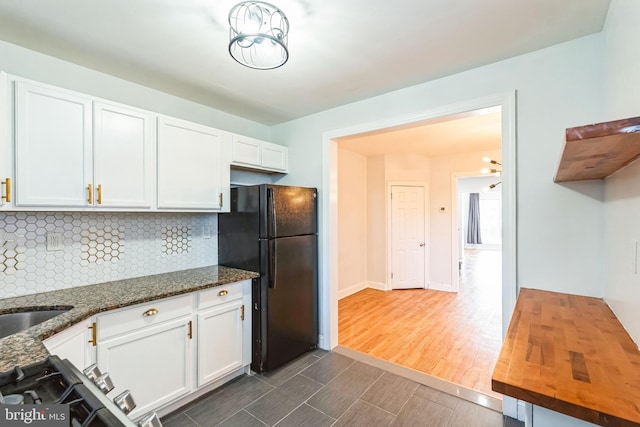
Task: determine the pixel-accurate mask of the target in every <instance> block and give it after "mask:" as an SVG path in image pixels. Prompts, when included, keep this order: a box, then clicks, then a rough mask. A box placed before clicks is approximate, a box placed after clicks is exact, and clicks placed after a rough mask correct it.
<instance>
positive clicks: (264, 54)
mask: <svg viewBox="0 0 640 427" xmlns="http://www.w3.org/2000/svg"><path fill="white" fill-rule="evenodd" d="M288 35H289V21H288V20H287V17H286V16H285V15H284V13H283V12H282V11H281V10H280V9H278V8H277V7H275V6H273V5H272V4H269V3H265V2H262V1H248V2H242V3H238V4H237V5H235V6H234V7H233V8H232V9H231V11H230V12H229V53H230V54H231V56H232V57H233V59H235V60H236V61H238V62H239V63H241V64H242V65H245V66H247V67H250V68H257V69H259V70H270V69H272V68H278V67H280V66H281V65H283V64H284V63H285V62H287V59H289V51H288V50H287V43H288Z"/></svg>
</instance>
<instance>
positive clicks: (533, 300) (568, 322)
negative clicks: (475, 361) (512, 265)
mask: <svg viewBox="0 0 640 427" xmlns="http://www.w3.org/2000/svg"><path fill="white" fill-rule="evenodd" d="M491 386H492V388H493V390H494V391H497V392H499V393H502V394H505V395H507V396H512V397H515V398H517V399H521V400H524V401H526V402H530V403H533V404H534V405H538V406H541V407H544V408H548V409H551V410H553V411H556V412H561V413H563V414H566V415H570V416H572V417H575V418H579V419H582V420H585V421H588V422H591V423H594V424H598V425H602V426H640V407H639V406H640V405H638V402H640V351H638V347H637V346H636V345H635V344H634V342H633V340H632V339H631V337H629V334H627V332H626V331H625V329H624V328H623V326H622V325H621V324H620V322H619V321H618V319H617V318H616V316H615V315H614V314H613V312H612V311H611V309H610V308H609V306H607V304H606V303H605V302H604V301H603V300H601V299H597V298H589V297H583V296H577V295H569V294H561V293H556V292H548V291H539V290H533V289H522V290H521V291H520V295H519V296H518V300H517V302H516V308H515V310H514V312H513V317H512V318H511V323H510V325H509V329H508V331H507V336H506V338H505V341H504V343H503V346H502V350H501V352H500V357H499V358H498V362H497V364H496V368H495V371H494V373H493V377H492V379H491Z"/></svg>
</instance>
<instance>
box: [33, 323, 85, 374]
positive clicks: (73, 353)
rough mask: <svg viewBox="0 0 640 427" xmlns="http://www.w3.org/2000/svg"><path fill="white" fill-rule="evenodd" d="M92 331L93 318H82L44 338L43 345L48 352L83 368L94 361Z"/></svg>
mask: <svg viewBox="0 0 640 427" xmlns="http://www.w3.org/2000/svg"><path fill="white" fill-rule="evenodd" d="M92 331H93V319H87V320H83V321H82V322H80V323H76V324H75V325H73V326H72V327H70V328H67V329H65V330H64V331H62V332H60V333H57V334H55V335H54V336H52V337H50V338H47V339H46V340H44V346H45V347H46V348H47V350H48V351H49V353H51V354H55V355H57V356H58V357H60V358H61V359H69V361H70V362H71V363H73V365H74V366H75V367H76V368H78V369H80V370H83V369H84V368H86V367H87V366H89V365H91V364H92V363H95V361H96V351H95V350H96V348H95V347H94V346H93V345H92V344H91V342H92Z"/></svg>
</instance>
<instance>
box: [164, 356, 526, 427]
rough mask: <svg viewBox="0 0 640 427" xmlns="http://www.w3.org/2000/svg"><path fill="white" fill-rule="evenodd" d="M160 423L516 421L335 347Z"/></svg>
mask: <svg viewBox="0 0 640 427" xmlns="http://www.w3.org/2000/svg"><path fill="white" fill-rule="evenodd" d="M162 423H163V425H164V427H212V426H224V427H253V426H256V427H264V426H265V425H266V426H278V427H285V426H286V427H289V426H291V427H303V426H311V427H316V426H317V427H324V426H350V427H358V426H364V427H376V426H412V427H413V426H438V427H440V426H442V427H445V426H446V427H469V426H474V427H501V426H509V427H517V426H520V425H522V423H518V422H515V420H511V419H507V420H503V417H502V414H500V413H498V412H495V411H493V410H491V409H487V408H484V407H482V406H478V405H475V404H473V403H470V402H468V401H466V400H462V399H460V398H458V397H455V396H452V395H449V394H446V393H443V392H440V391H438V390H435V389H433V388H430V387H427V386H424V385H422V384H418V383H416V382H414V381H411V380H408V379H406V378H403V377H401V376H398V375H395V374H392V373H390V372H387V371H384V370H382V369H379V368H376V367H373V366H370V365H367V364H365V363H362V362H358V361H355V360H353V359H351V358H349V357H346V356H343V355H341V354H338V353H334V352H326V351H323V350H316V351H314V352H312V353H308V354H306V355H304V356H302V357H300V358H299V359H297V360H295V361H293V362H291V363H290V364H288V365H286V366H284V367H283V368H281V369H279V370H277V371H274V372H269V373H266V374H264V375H254V376H243V377H240V378H239V379H237V380H235V381H233V382H231V383H228V384H225V385H224V386H223V387H221V388H219V389H216V390H214V391H212V392H211V393H209V394H207V395H205V396H202V397H201V398H199V399H198V400H196V401H194V402H191V403H190V404H188V405H186V406H184V407H182V408H180V409H179V410H177V411H175V412H173V413H171V414H169V415H167V416H166V417H164V418H163V419H162Z"/></svg>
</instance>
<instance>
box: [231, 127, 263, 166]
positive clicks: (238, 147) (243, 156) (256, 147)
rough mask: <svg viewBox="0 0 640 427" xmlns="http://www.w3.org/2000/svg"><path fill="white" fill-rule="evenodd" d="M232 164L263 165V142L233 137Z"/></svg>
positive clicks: (238, 136)
mask: <svg viewBox="0 0 640 427" xmlns="http://www.w3.org/2000/svg"><path fill="white" fill-rule="evenodd" d="M231 162H232V163H233V164H238V165H241V166H242V165H250V166H258V167H259V166H261V165H262V141H259V140H257V139H253V138H247V137H244V136H240V135H233V141H232V144H231Z"/></svg>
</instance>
